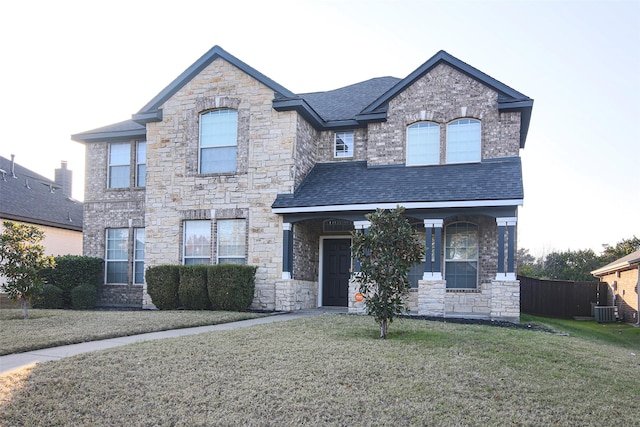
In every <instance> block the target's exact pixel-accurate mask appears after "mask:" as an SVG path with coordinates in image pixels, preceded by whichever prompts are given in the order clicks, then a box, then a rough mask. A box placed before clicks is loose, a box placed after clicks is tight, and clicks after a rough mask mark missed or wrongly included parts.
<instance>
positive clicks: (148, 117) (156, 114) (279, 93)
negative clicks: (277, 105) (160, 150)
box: [132, 45, 296, 124]
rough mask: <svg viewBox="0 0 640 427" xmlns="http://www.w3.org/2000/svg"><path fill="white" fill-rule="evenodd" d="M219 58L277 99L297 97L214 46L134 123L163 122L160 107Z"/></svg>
mask: <svg viewBox="0 0 640 427" xmlns="http://www.w3.org/2000/svg"><path fill="white" fill-rule="evenodd" d="M218 58H222V59H224V60H225V61H227V62H229V63H230V64H232V65H234V66H235V67H237V68H239V69H240V70H242V71H243V72H245V73H246V74H248V75H250V76H251V77H253V78H254V79H256V80H258V81H259V82H260V83H262V84H264V85H265V86H267V87H269V88H271V89H272V90H273V91H274V93H275V97H295V96H296V95H295V94H294V93H293V92H291V91H289V90H288V89H287V88H285V87H284V86H282V85H280V84H278V83H276V82H275V81H273V80H271V79H270V78H269V77H267V76H265V75H264V74H262V73H261V72H259V71H258V70H256V69H255V68H253V67H250V66H249V65H247V64H246V63H244V62H242V61H241V60H239V59H238V58H236V57H235V56H233V55H231V54H230V53H228V52H226V51H225V50H224V49H222V48H221V47H220V46H217V45H216V46H214V47H213V48H211V49H210V50H209V51H208V52H207V53H205V54H204V55H202V56H201V57H200V59H198V60H197V61H196V62H194V63H193V64H191V66H190V67H189V68H187V69H186V70H185V71H184V72H182V74H180V75H179V76H178V77H177V78H176V79H175V80H174V81H172V82H171V83H170V84H169V85H168V86H167V87H165V88H164V89H163V90H162V91H161V92H160V93H158V94H157V95H156V96H155V97H154V98H153V99H152V100H151V101H149V102H148V103H147V104H146V105H145V106H144V107H142V109H141V110H140V111H138V112H137V113H136V114H134V115H133V117H132V119H133V121H135V122H137V123H140V124H143V123H148V122H152V121H160V120H162V110H161V109H160V106H161V105H162V104H164V103H165V101H167V100H168V99H169V98H171V97H172V96H173V95H174V94H175V93H176V92H177V91H178V90H180V89H181V88H182V87H183V86H184V85H186V84H187V83H188V82H190V81H191V80H192V79H193V78H194V77H195V76H197V75H198V74H199V73H200V72H201V71H202V70H204V69H205V68H206V67H207V66H209V64H211V63H212V62H213V61H215V60H216V59H218Z"/></svg>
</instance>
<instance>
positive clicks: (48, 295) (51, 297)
mask: <svg viewBox="0 0 640 427" xmlns="http://www.w3.org/2000/svg"><path fill="white" fill-rule="evenodd" d="M63 294H64V293H63V292H62V289H60V288H59V287H57V286H56V285H52V284H50V283H45V285H44V286H43V287H42V289H41V290H40V292H39V293H38V294H37V295H34V296H33V297H32V298H31V307H33V308H63V307H64V295H63Z"/></svg>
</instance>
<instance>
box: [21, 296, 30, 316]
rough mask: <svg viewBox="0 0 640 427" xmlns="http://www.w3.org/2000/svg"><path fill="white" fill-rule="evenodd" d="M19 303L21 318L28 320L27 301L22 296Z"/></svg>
mask: <svg viewBox="0 0 640 427" xmlns="http://www.w3.org/2000/svg"><path fill="white" fill-rule="evenodd" d="M20 303H21V304H22V316H23V317H24V318H25V319H28V318H29V312H28V311H27V299H26V298H25V297H24V296H21V297H20Z"/></svg>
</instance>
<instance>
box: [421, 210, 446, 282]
mask: <svg viewBox="0 0 640 427" xmlns="http://www.w3.org/2000/svg"><path fill="white" fill-rule="evenodd" d="M443 223H444V220H442V219H425V220H424V228H425V230H426V238H425V245H426V247H427V250H426V253H425V266H424V275H423V276H422V280H442V263H441V261H440V252H441V250H442V224H443ZM434 233H435V239H434V238H433V235H434ZM434 240H435V245H434ZM432 259H433V263H432V261H431V260H432Z"/></svg>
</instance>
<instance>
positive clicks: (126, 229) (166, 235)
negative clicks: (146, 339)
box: [72, 46, 533, 320]
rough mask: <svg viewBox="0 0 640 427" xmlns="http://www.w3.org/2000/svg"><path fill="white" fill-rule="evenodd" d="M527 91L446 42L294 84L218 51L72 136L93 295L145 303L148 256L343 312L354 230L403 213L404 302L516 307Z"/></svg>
mask: <svg viewBox="0 0 640 427" xmlns="http://www.w3.org/2000/svg"><path fill="white" fill-rule="evenodd" d="M532 106H533V100H532V99H530V98H528V97H527V96H525V95H523V94H521V93H520V92H517V91H516V90H514V89H512V88H510V87H508V86H506V85H505V84H503V83H501V82H499V81H497V80H495V79H493V78H492V77H490V76H488V75H486V74H484V73H482V72H481V71H479V70H477V69H475V68H473V67H471V66H469V65H468V64H466V63H464V62H462V61H460V60H459V59H457V58H455V57H453V56H451V55H449V54H448V53H446V52H444V51H440V52H438V53H437V54H436V55H435V56H433V57H432V58H431V59H429V60H428V61H427V62H425V63H424V64H423V65H421V66H420V67H419V68H418V69H416V70H415V71H413V72H412V73H411V74H409V75H408V76H407V77H405V78H403V79H399V78H394V77H381V78H375V79H371V80H367V81H364V82H361V83H357V84H353V85H350V86H347V87H343V88H340V89H336V90H332V91H328V92H317V93H307V94H295V93H292V92H291V91H289V90H287V89H286V88H285V87H283V86H281V85H280V84H278V83H276V82H274V81H273V80H271V79H269V78H268V77H266V76H265V75H263V74H261V73H260V72H259V71H257V70H255V69H253V68H252V67H250V66H249V65H247V64H245V63H244V62H242V61H240V60H239V59H237V58H235V57H234V56H232V55H231V54H229V53H227V52H226V51H224V50H223V49H221V48H220V47H218V46H216V47H214V48H212V49H211V50H210V51H209V52H207V53H206V54H205V55H204V56H202V57H201V58H200V59H198V60H197V61H196V62H195V63H194V64H193V65H191V66H190V67H189V68H188V69H187V70H186V71H184V72H183V73H182V74H181V75H180V76H178V78H176V79H175V80H174V81H173V82H172V83H170V84H169V85H168V86H167V87H166V88H165V89H163V90H162V91H161V92H160V93H159V94H158V95H157V96H156V97H155V98H153V99H152V100H151V101H150V102H149V103H148V104H147V105H145V106H144V107H143V108H142V109H141V110H140V111H139V112H138V113H136V114H134V115H133V117H132V119H131V120H128V121H125V122H122V123H117V124H114V125H110V126H106V127H103V128H100V129H95V130H92V131H88V132H83V133H80V134H76V135H73V136H72V138H73V139H74V140H75V141H78V142H82V143H84V144H85V146H86V153H87V154H86V186H85V188H86V190H85V210H84V212H85V218H84V233H85V238H84V252H85V255H91V256H100V257H104V258H105V264H106V267H105V284H104V286H103V288H102V293H101V300H102V302H103V303H104V304H111V305H114V304H115V305H129V306H141V305H142V306H150V305H151V304H152V301H151V300H150V299H149V296H148V295H147V294H146V292H145V284H144V266H152V265H159V264H176V263H182V264H196V263H203V264H216V263H225V262H235V263H247V264H252V265H256V266H258V270H257V273H256V291H255V298H254V302H253V307H255V308H260V309H275V310H296V309H301V308H307V307H316V306H349V307H350V311H352V312H357V311H360V310H362V307H361V306H359V305H358V304H359V303H357V302H355V301H354V295H355V293H356V289H355V285H354V284H353V283H351V284H350V277H351V274H352V273H353V272H354V271H357V268H358V266H357V265H356V263H355V262H354V261H353V260H352V259H351V251H350V245H351V239H350V235H351V234H350V233H351V232H352V231H353V230H361V231H366V228H367V227H368V223H367V221H366V218H365V215H366V214H367V213H369V212H371V211H373V210H375V209H376V208H395V207H396V206H398V205H401V206H404V207H405V208H406V216H407V218H409V219H410V221H411V223H412V224H413V225H414V227H415V228H416V231H417V232H418V233H420V235H421V236H423V238H424V239H425V243H426V245H427V256H426V258H425V261H424V262H423V263H420V264H419V265H416V267H415V268H414V269H413V271H412V274H411V279H412V286H413V288H414V289H413V292H412V293H411V302H410V307H411V309H412V311H413V312H414V313H417V314H423V315H434V316H474V317H483V318H491V319H509V320H517V319H518V318H519V313H520V311H519V282H518V281H517V280H516V272H515V261H514V257H515V253H516V226H517V211H518V206H520V205H521V204H522V201H523V185H522V170H521V163H520V157H519V151H520V149H521V148H523V147H524V144H525V140H526V136H527V130H528V127H529V121H530V116H531V109H532Z"/></svg>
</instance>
